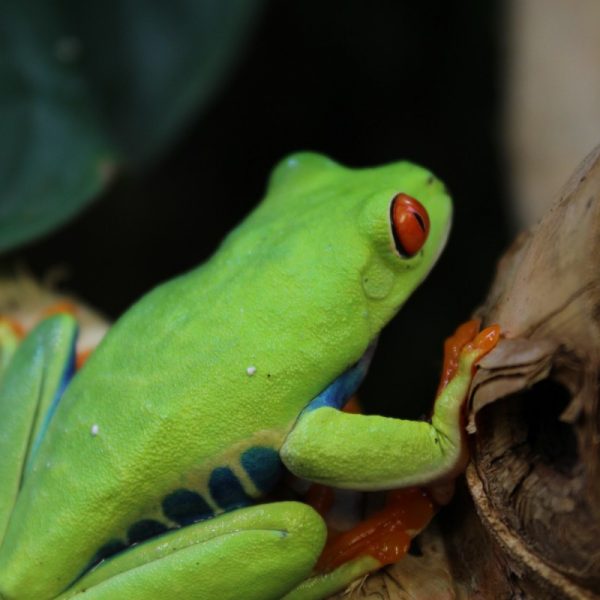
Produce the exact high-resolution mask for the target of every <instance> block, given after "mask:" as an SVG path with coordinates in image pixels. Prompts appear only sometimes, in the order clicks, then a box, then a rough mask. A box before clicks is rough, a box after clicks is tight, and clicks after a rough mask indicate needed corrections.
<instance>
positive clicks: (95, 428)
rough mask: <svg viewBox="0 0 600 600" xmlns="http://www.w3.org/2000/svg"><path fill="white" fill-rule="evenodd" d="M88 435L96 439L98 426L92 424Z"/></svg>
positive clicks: (98, 431) (98, 430)
mask: <svg viewBox="0 0 600 600" xmlns="http://www.w3.org/2000/svg"><path fill="white" fill-rule="evenodd" d="M90 433H91V434H92V435H93V436H94V437H96V436H97V435H98V434H99V433H100V426H99V425H97V424H96V423H94V424H93V425H92V428H91V429H90Z"/></svg>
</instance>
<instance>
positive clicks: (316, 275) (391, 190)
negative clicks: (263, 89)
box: [265, 153, 452, 339]
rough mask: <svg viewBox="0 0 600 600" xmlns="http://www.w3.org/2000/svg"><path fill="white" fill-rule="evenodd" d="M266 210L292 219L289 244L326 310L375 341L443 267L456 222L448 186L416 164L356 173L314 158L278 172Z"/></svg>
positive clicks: (288, 162) (291, 162) (294, 159)
mask: <svg viewBox="0 0 600 600" xmlns="http://www.w3.org/2000/svg"><path fill="white" fill-rule="evenodd" d="M265 204H266V205H267V206H268V208H269V210H270V211H272V214H273V216H274V218H275V219H277V217H276V216H275V215H276V214H278V215H285V218H286V219H288V220H290V219H291V222H292V223H293V225H294V227H293V229H292V228H291V227H289V226H288V227H286V228H285V229H286V230H287V236H286V245H287V247H288V248H292V247H294V246H296V247H297V251H296V252H294V255H295V261H296V263H295V264H302V263H304V264H305V265H306V266H305V271H306V273H305V274H304V275H305V281H306V280H308V279H309V278H310V280H311V287H312V288H313V290H314V292H315V293H316V294H318V296H319V297H320V298H324V297H325V298H329V300H330V302H329V303H328V304H324V305H323V306H324V307H326V308H327V307H331V306H332V302H334V303H335V310H336V311H343V310H346V311H347V313H346V314H338V317H342V318H343V319H345V320H346V321H347V322H348V323H349V324H350V323H351V328H352V329H353V331H354V332H355V333H357V332H359V331H361V330H362V331H363V332H364V333H365V334H366V336H367V337H369V338H370V339H373V338H374V337H375V336H376V335H377V334H378V333H379V330H380V329H381V328H382V327H383V326H384V325H385V324H386V323H387V322H388V321H389V320H390V319H391V318H392V316H393V315H394V314H395V313H396V312H397V311H398V310H399V308H400V307H401V306H402V304H403V303H404V302H405V301H406V300H407V298H408V297H409V296H410V295H411V293H412V292H413V291H414V290H415V288H416V287H417V286H418V285H419V283H420V282H421V281H423V279H424V278H425V277H426V276H427V274H428V273H429V271H430V270H431V268H432V267H433V265H434V264H435V262H436V260H437V258H438V257H439V255H440V253H441V251H442V249H443V247H444V245H445V243H446V239H447V236H448V232H449V229H450V222H451V215H452V204H451V200H450V196H449V195H448V193H447V192H446V189H445V187H444V185H443V184H442V183H441V182H440V181H439V180H438V179H437V178H436V177H434V176H433V175H432V174H431V173H430V172H429V171H427V170H426V169H423V168H421V167H419V166H416V165H414V164H411V163H408V162H397V163H393V164H389V165H385V166H382V167H376V168H366V169H348V168H346V167H343V166H341V165H339V164H337V163H335V162H333V161H332V160H330V159H328V158H326V157H324V156H321V155H318V154H312V153H302V154H295V155H292V156H290V157H289V158H287V159H285V160H283V161H282V162H281V163H280V164H279V165H278V167H277V168H276V169H275V171H274V172H273V175H272V177H271V181H270V185H269V193H268V195H267V200H266V202H265ZM280 211H281V212H280ZM282 227H283V226H282ZM294 239H295V240H296V242H297V243H294ZM317 280H318V281H321V282H324V283H317ZM336 295H337V296H338V297H337V298H335V296H336ZM342 297H343V298H345V299H346V300H347V301H346V302H344V301H341V298H342ZM358 307H360V308H361V309H360V310H356V309H357V308H358ZM357 320H358V321H360V323H359V322H357ZM365 325H366V329H367V331H365Z"/></svg>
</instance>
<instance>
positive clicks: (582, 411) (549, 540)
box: [455, 147, 600, 598]
mask: <svg viewBox="0 0 600 600" xmlns="http://www.w3.org/2000/svg"><path fill="white" fill-rule="evenodd" d="M599 259H600V147H599V148H597V149H596V150H595V151H594V152H593V153H592V154H591V155H590V156H589V157H588V158H587V159H586V160H585V161H584V163H583V164H582V165H581V167H580V169H579V170H578V171H577V172H576V174H575V175H574V176H573V177H572V179H571V180H570V181H569V183H568V184H567V186H566V187H565V189H564V192H563V194H562V197H561V199H560V201H559V202H558V203H557V204H556V205H555V206H554V207H553V208H552V209H551V210H550V212H549V213H548V214H547V215H546V216H545V217H544V219H543V220H542V221H541V222H540V223H539V225H538V226H537V227H535V228H534V229H533V230H532V231H531V232H529V233H527V234H525V235H523V236H521V237H520V238H519V239H518V240H517V241H516V242H515V244H514V245H513V247H512V248H511V249H510V250H509V251H508V253H507V254H506V255H505V256H504V258H503V259H502V261H501V263H500V265H499V270H498V273H497V277H496V281H495V283H494V285H493V287H492V290H491V292H490V294H489V296H488V299H487V301H486V303H485V304H484V306H483V307H482V308H481V309H480V311H479V314H480V316H481V317H482V318H483V321H484V323H485V324H489V323H492V322H497V323H499V324H500V326H501V328H502V331H503V333H504V336H505V339H503V340H502V341H501V343H500V344H499V345H498V347H497V348H496V350H495V351H494V352H493V353H491V354H490V355H488V356H487V357H486V358H485V359H484V360H483V361H482V363H481V365H480V366H481V368H480V370H479V372H478V374H477V375H476V378H475V380H474V382H473V387H472V394H471V412H470V427H471V429H472V430H475V434H474V436H473V456H472V462H471V465H470V467H469V469H468V472H467V485H468V488H469V491H470V492H471V496H472V497H473V500H474V503H475V507H476V509H477V514H478V516H479V521H480V523H478V525H480V527H481V529H482V536H481V538H480V539H481V541H482V542H484V543H490V544H492V546H493V547H494V552H495V560H493V561H491V562H490V561H486V563H485V564H480V563H479V562H478V561H474V564H473V565H472V566H471V567H472V568H470V569H468V571H469V573H468V574H469V578H470V579H471V581H472V589H473V591H481V592H483V595H484V597H494V598H502V597H506V598H509V597H514V596H515V595H517V596H518V595H519V594H522V595H524V596H525V597H531V598H600V480H599V478H598V475H599V472H598V470H599V459H600V434H599V412H598V384H599V375H600V270H599V262H600V261H599ZM465 533H466V532H465ZM457 543H460V541H459V540H457ZM455 550H456V548H455ZM457 555H458V556H459V555H460V551H458V552H457ZM492 571H494V573H495V574H497V575H499V577H495V578H493V579H494V580H495V581H496V580H498V581H500V583H504V585H501V586H500V587H499V585H498V581H496V583H495V586H494V589H493V590H490V589H489V588H488V586H487V585H486V582H487V581H488V580H490V579H491V578H490V574H491V572H492ZM492 592H493V594H492Z"/></svg>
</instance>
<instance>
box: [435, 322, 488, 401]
mask: <svg viewBox="0 0 600 600" xmlns="http://www.w3.org/2000/svg"><path fill="white" fill-rule="evenodd" d="M480 325H481V323H480V321H479V320H478V319H472V320H471V321H467V322H466V323H463V324H462V325H459V326H458V328H457V329H456V331H455V332H454V333H453V334H452V335H451V336H450V337H449V338H447V339H446V341H445V342H444V364H443V366H442V375H441V377H440V383H439V386H438V389H437V395H439V394H440V393H441V391H442V390H443V389H444V388H445V387H446V386H447V385H448V383H449V382H450V380H451V379H452V378H453V377H454V375H455V374H456V371H457V370H458V362H459V360H460V354H461V352H462V351H463V349H464V350H466V351H467V352H469V351H475V350H479V351H480V353H481V354H480V356H479V358H478V359H477V360H476V361H475V364H474V365H473V366H475V365H476V364H477V362H479V360H481V359H482V358H483V357H484V356H485V355H486V354H487V353H488V352H490V351H491V350H492V349H493V348H494V347H495V346H496V344H497V343H498V339H499V336H500V327H499V326H498V325H491V326H490V327H486V328H485V329H484V330H483V331H481V332H480V331H479V327H480Z"/></svg>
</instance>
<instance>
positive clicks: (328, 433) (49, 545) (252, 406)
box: [0, 154, 470, 600]
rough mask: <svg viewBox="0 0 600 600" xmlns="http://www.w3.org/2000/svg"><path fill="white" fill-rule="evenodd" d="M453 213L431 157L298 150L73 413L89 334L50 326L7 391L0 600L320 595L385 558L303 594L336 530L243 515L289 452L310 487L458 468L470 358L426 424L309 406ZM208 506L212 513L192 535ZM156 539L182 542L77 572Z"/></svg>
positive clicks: (419, 266) (169, 289)
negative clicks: (358, 164)
mask: <svg viewBox="0 0 600 600" xmlns="http://www.w3.org/2000/svg"><path fill="white" fill-rule="evenodd" d="M398 192H404V193H407V194H409V195H411V196H413V197H415V198H418V199H419V200H420V202H421V203H422V204H423V205H424V206H425V207H426V208H427V211H428V213H429V216H430V219H431V231H430V234H429V237H428V239H427V242H426V243H425V245H424V247H423V249H422V250H421V251H420V252H419V253H418V254H417V255H416V256H414V257H413V258H403V257H402V256H400V255H399V253H398V252H397V251H396V250H395V248H394V241H393V238H392V232H391V226H390V202H391V200H392V198H393V197H394V196H395V195H396V194H397V193H398ZM450 215H451V202H450V199H449V197H448V195H447V193H446V192H445V189H444V186H443V185H442V184H441V183H440V182H439V181H438V180H437V179H435V178H434V177H433V176H432V175H431V174H430V173H429V172H428V171H426V170H424V169H422V168H420V167H417V166H414V165H412V164H409V163H396V164H391V165H387V166H383V167H380V168H370V169H360V170H351V169H347V168H345V167H342V166H340V165H338V164H336V163H334V162H332V161H330V160H329V159H327V158H325V157H322V156H319V155H316V154H298V155H294V156H291V157H290V158H288V159H286V160H284V161H283V162H282V163H280V165H279V166H278V167H277V168H276V170H275V171H274V173H273V175H272V178H271V181H270V185H269V188H268V193H267V195H266V198H265V199H264V200H263V201H262V203H261V204H260V205H259V206H258V207H257V208H256V210H254V212H252V213H251V214H250V215H249V216H248V218H247V219H246V220H245V221H244V222H243V223H242V224H241V225H240V226H239V227H237V228H236V229H235V230H234V231H233V232H232V233H231V234H230V235H229V236H228V237H227V238H226V239H225V241H224V242H223V244H222V245H221V247H220V248H219V249H218V251H217V252H216V254H215V255H214V256H213V257H212V258H211V259H210V260H209V261H208V262H206V263H205V264H204V265H202V266H201V267H199V268H197V269H196V270H194V271H192V272H190V273H187V274H185V275H183V276H181V277H179V278H177V279H175V280H173V281H170V282H168V283H166V284H165V285H162V286H160V287H159V288H157V289H155V290H154V291H152V292H151V293H149V294H148V295H147V296H145V297H144V298H143V299H142V300H141V301H139V302H138V303H137V304H136V305H134V306H133V308H131V309H130V310H129V311H128V312H127V313H126V314H125V315H124V316H123V317H122V318H121V319H120V320H119V321H118V322H117V323H116V325H115V326H114V327H113V328H112V329H111V331H110V333H109V334H108V335H107V337H106V339H105V340H104V341H103V342H102V343H101V344H100V346H99V347H98V348H97V350H96V351H95V352H94V354H93V355H92V356H91V358H90V359H89V361H88V363H87V364H86V366H85V367H84V368H83V369H82V370H81V371H80V372H79V373H78V374H77V375H76V376H75V377H74V378H73V379H72V381H71V382H70V384H69V385H68V388H67V390H66V392H65V393H64V395H63V396H62V398H61V400H60V402H59V403H58V406H52V405H53V402H54V400H53V399H54V398H55V396H57V390H58V389H59V388H60V386H61V385H62V384H63V382H64V379H65V371H66V369H67V367H66V366H65V365H67V364H68V361H69V352H70V348H71V347H72V343H73V337H74V333H75V326H74V324H73V322H72V320H71V319H70V317H68V316H66V315H62V316H56V317H53V318H50V319H48V320H46V321H44V322H43V323H42V324H41V325H40V326H38V328H37V329H36V330H34V332H32V333H31V334H30V336H29V337H28V338H27V339H26V340H25V341H24V342H23V343H22V344H21V345H20V347H19V348H18V350H17V351H16V353H15V355H14V357H13V359H12V361H11V363H10V365H9V367H8V370H7V371H6V372H5V374H4V377H3V381H2V387H1V388H0V478H1V480H2V489H1V490H0V540H2V542H1V547H0V598H2V599H3V600H27V599H35V600H46V599H52V598H61V599H63V598H71V597H79V594H80V593H81V592H83V591H85V593H86V595H85V598H86V599H91V600H95V599H104V598H111V599H112V598H128V599H132V600H136V599H140V600H141V599H148V598H162V599H164V598H180V597H181V598H207V599H208V598H211V599H212V598H220V599H224V598H240V597H243V598H245V599H246V600H248V599H251V598H257V599H268V598H281V597H282V596H284V595H285V594H286V593H290V596H289V597H290V598H320V597H323V596H324V595H327V594H328V593H330V591H332V590H333V589H335V588H336V587H339V586H340V585H343V584H344V583H345V582H347V581H348V580H349V579H351V578H352V577H353V576H355V575H356V574H357V573H360V572H364V571H365V570H368V569H369V568H373V566H374V564H373V559H371V558H369V557H366V558H363V559H359V560H358V561H355V562H354V563H353V564H352V565H350V566H347V567H342V568H341V569H340V570H339V571H336V572H334V573H333V574H330V575H328V576H325V577H322V578H318V577H317V578H313V579H310V580H309V581H308V582H306V583H304V584H302V585H301V586H300V588H298V589H296V590H295V591H293V590H294V588H296V586H298V584H300V582H302V581H304V580H306V578H307V577H308V576H309V575H310V572H311V569H312V567H313V565H314V563H315V561H316V559H317V557H318V555H319V553H320V551H321V549H322V546H323V544H324V540H325V527H324V524H323V522H322V520H321V518H320V517H319V516H318V515H317V514H316V512H314V511H313V509H311V508H310V507H308V506H305V505H303V504H300V503H296V502H280V503H275V504H263V505H260V504H259V505H254V506H247V507H245V508H239V509H238V510H233V511H231V510H230V509H232V508H237V507H240V506H242V505H244V504H248V503H249V501H250V499H255V498H258V497H259V496H260V495H261V492H262V491H263V490H265V489H267V488H268V487H269V486H270V484H271V483H272V481H271V479H274V476H275V474H276V473H275V471H276V469H277V467H278V455H279V456H281V458H282V459H283V462H284V463H285V465H286V466H287V467H288V469H289V470H291V471H292V472H293V473H294V474H295V475H298V476H300V477H305V478H308V479H310V480H313V481H319V482H324V483H327V484H329V485H332V486H337V487H353V488H358V489H365V490H367V489H368V490H374V489H385V488H391V487H397V486H402V485H409V484H415V483H424V482H427V481H430V480H432V479H435V478H438V477H440V476H442V475H444V474H445V473H447V472H448V471H450V470H452V469H453V468H454V467H455V465H456V462H457V460H459V455H460V447H461V430H460V418H459V417H458V415H459V412H460V404H461V401H462V397H463V396H464V393H465V390H466V385H468V382H469V377H470V376H469V372H468V371H469V369H468V368H467V367H464V368H463V369H462V371H461V372H460V373H459V376H457V377H456V378H455V379H454V380H453V381H452V382H451V385H449V386H448V387H447V388H446V391H445V392H444V393H443V394H442V395H441V396H440V397H438V399H437V402H436V408H435V412H434V417H433V421H432V424H429V423H425V422H418V423H417V422H410V421H401V420H396V419H388V418H382V417H375V416H362V415H350V414H346V413H343V412H341V411H338V410H336V409H335V408H332V407H328V406H322V407H317V408H315V407H314V406H313V409H312V410H309V411H305V412H304V413H303V410H304V409H305V408H306V407H307V405H309V404H310V403H311V400H313V399H314V398H315V397H317V396H318V395H319V394H320V392H322V391H323V390H324V389H326V388H327V387H328V386H329V385H330V384H332V382H334V381H335V380H336V379H337V378H338V377H339V376H340V375H341V374H343V373H344V372H346V371H347V369H348V368H349V367H351V366H352V365H354V364H355V363H357V361H359V359H360V358H361V356H363V355H364V354H365V352H366V350H367V349H368V348H369V345H370V344H371V343H372V342H373V341H374V340H375V339H376V337H377V335H378V333H379V331H380V330H381V328H382V327H383V326H384V325H385V324H386V323H387V322H388V321H389V320H390V319H391V318H392V317H393V315H394V314H395V313H396V312H397V311H398V309H399V308H400V306H401V305H402V304H403V303H404V301H405V300H406V299H407V298H408V297H409V295H410V294H411V292H412V291H413V290H414V289H415V287H416V286H417V285H418V284H419V283H420V282H421V281H422V280H423V278H424V277H425V276H426V274H427V273H428V271H429V270H430V269H431V267H432V266H433V264H434V262H435V260H436V259H437V257H438V255H439V254H440V252H441V250H442V247H443V245H444V243H445V240H446V236H447V233H448V229H449V224H450ZM198 228H199V230H200V229H201V224H199V225H198ZM199 234H200V233H199ZM364 363H365V361H363V362H362V363H359V365H364ZM465 364H466V363H465ZM469 365H470V363H469ZM469 365H467V366H469ZM463 366H464V365H463ZM361 369H362V367H360V368H358V370H359V371H360V370H361ZM356 372H357V369H355V370H354V371H350V373H351V374H352V373H353V374H354V375H352V376H353V377H354V376H355V375H356ZM461 373H462V375H461ZM338 381H340V380H338ZM402 392H403V393H406V390H402ZM58 395H60V394H58ZM48 407H50V409H49V415H51V417H52V418H51V419H50V417H49V416H47V414H46V413H47V411H48ZM224 509H227V510H228V511H229V512H226V513H224V512H223V511H224ZM202 511H204V512H205V513H206V511H212V512H213V513H215V514H216V515H217V516H215V518H211V519H208V520H204V521H202V522H198V523H195V524H193V525H189V526H187V527H183V528H181V529H178V525H179V523H184V522H185V520H186V519H188V520H193V517H194V516H196V517H198V516H199V515H200V513H202ZM178 522H179V523H178ZM161 529H174V531H171V532H170V533H167V534H165V535H161V536H158V537H155V538H153V539H151V540H150V541H147V542H145V543H143V544H138V545H136V546H134V547H133V548H131V549H129V550H128V551H126V552H123V553H121V554H119V555H116V556H115V557H113V558H112V559H110V560H106V561H104V562H103V563H101V564H100V566H99V567H97V568H96V569H94V570H92V571H91V572H89V569H88V572H87V575H85V576H84V577H83V579H82V578H81V575H82V573H85V572H86V569H87V568H88V566H89V565H90V561H92V560H93V558H94V556H98V552H99V550H100V549H101V547H105V546H106V545H107V544H113V545H115V547H116V545H118V544H119V543H120V544H126V543H128V542H131V541H135V540H140V539H142V538H143V537H145V536H146V535H147V534H148V533H149V532H151V531H152V530H155V531H159V530H161ZM338 573H339V576H338Z"/></svg>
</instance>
